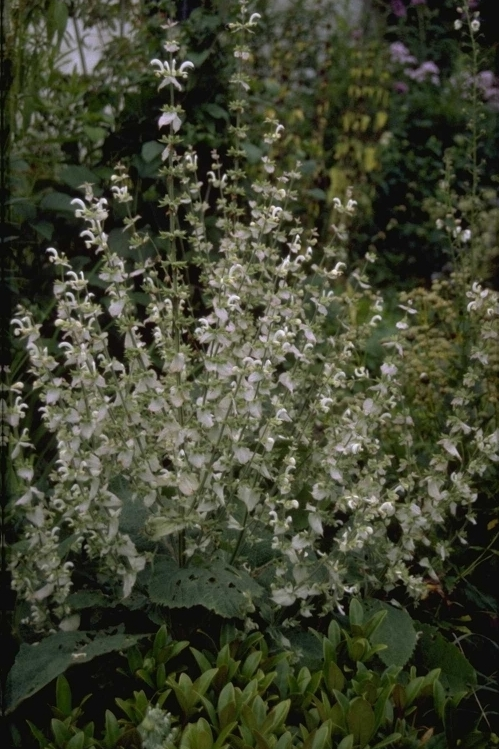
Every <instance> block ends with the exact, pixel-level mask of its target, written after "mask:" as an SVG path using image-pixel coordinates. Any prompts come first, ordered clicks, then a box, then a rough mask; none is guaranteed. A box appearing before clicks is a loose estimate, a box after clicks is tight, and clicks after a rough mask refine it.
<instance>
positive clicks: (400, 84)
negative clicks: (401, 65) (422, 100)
mask: <svg viewBox="0 0 499 749" xmlns="http://www.w3.org/2000/svg"><path fill="white" fill-rule="evenodd" d="M393 89H394V91H396V92H397V94H406V93H407V92H408V91H409V86H408V85H407V83H404V81H396V82H395V83H394V84H393Z"/></svg>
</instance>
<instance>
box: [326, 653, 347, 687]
mask: <svg viewBox="0 0 499 749" xmlns="http://www.w3.org/2000/svg"><path fill="white" fill-rule="evenodd" d="M323 673H324V681H325V683H326V686H327V688H328V689H329V692H330V694H333V691H334V690H335V689H337V690H338V691H339V692H342V691H343V687H344V686H345V676H344V674H343V671H342V670H341V669H340V667H339V666H338V665H337V664H336V663H335V662H334V661H331V662H330V663H329V666H325V668H324V671H323Z"/></svg>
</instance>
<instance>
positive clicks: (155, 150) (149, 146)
mask: <svg viewBox="0 0 499 749" xmlns="http://www.w3.org/2000/svg"><path fill="white" fill-rule="evenodd" d="M164 148H165V146H164V144H161V143H158V141H157V140H149V141H147V143H144V144H143V146H142V149H141V152H140V155H141V156H142V158H143V159H144V161H145V162H146V164H150V162H151V161H154V159H155V158H156V157H158V156H159V155H160V153H162V152H163V151H164Z"/></svg>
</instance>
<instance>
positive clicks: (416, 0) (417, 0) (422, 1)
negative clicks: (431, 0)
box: [411, 0, 426, 5]
mask: <svg viewBox="0 0 499 749" xmlns="http://www.w3.org/2000/svg"><path fill="white" fill-rule="evenodd" d="M411 5H426V0H411Z"/></svg>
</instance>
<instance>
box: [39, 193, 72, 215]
mask: <svg viewBox="0 0 499 749" xmlns="http://www.w3.org/2000/svg"><path fill="white" fill-rule="evenodd" d="M72 199H73V198H72V197H71V196H70V195H67V194H66V193H65V192H58V191H57V190H54V191H53V192H49V193H47V194H46V195H44V196H43V198H42V199H41V201H40V208H41V209H42V210H44V211H54V212H55V213H64V214H68V213H70V214H71V215H72V216H74V212H75V206H74V205H71V201H72Z"/></svg>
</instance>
